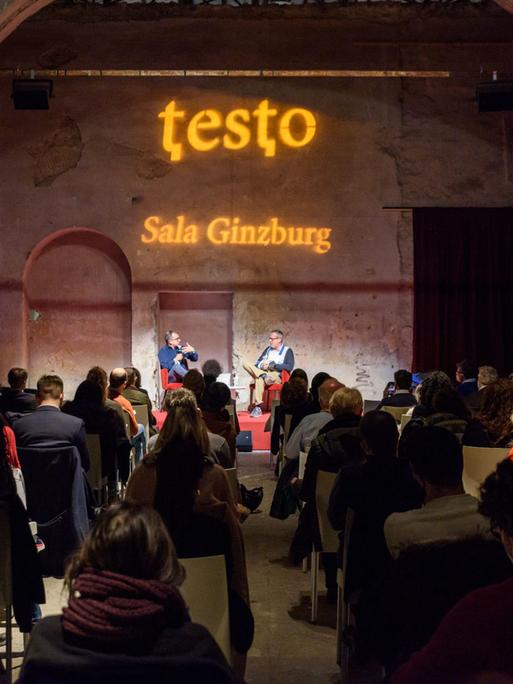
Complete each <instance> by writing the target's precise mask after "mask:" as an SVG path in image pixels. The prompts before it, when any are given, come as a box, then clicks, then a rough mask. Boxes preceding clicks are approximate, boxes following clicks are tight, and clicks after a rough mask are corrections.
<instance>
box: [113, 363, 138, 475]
mask: <svg viewBox="0 0 513 684" xmlns="http://www.w3.org/2000/svg"><path fill="white" fill-rule="evenodd" d="M127 380H128V375H127V372H126V370H125V369H124V368H114V369H113V370H112V371H111V373H110V376H109V388H108V392H109V399H111V400H112V401H115V402H116V403H118V404H119V405H120V406H121V408H122V409H123V411H124V412H125V414H126V415H127V416H128V420H129V423H130V441H131V443H132V446H133V447H134V449H135V456H136V459H137V462H138V463H139V462H140V461H141V459H142V457H143V456H144V452H145V451H146V435H145V434H144V426H143V425H141V423H138V422H137V416H136V415H135V411H134V407H133V406H132V404H131V403H130V402H129V401H128V399H126V397H124V396H123V392H124V390H125V389H126V386H127Z"/></svg>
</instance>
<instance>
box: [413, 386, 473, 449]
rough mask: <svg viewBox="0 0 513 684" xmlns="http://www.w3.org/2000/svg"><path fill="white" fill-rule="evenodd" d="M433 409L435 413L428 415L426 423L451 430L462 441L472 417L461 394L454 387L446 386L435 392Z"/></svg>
mask: <svg viewBox="0 0 513 684" xmlns="http://www.w3.org/2000/svg"><path fill="white" fill-rule="evenodd" d="M432 409H433V413H431V414H430V415H429V416H426V418H425V419H424V424H425V425H437V426H438V427H441V428H444V429H445V430H449V432H452V433H453V435H456V437H457V438H458V439H459V441H460V442H461V439H462V437H463V433H464V432H465V430H466V428H467V424H468V421H469V418H470V414H469V411H468V408H467V407H466V405H465V402H464V401H463V399H462V398H461V395H459V394H458V392H456V390H454V389H452V387H444V388H442V389H440V390H438V391H437V392H436V393H435V395H434V397H433V403H432Z"/></svg>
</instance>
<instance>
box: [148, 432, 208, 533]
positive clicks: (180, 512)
mask: <svg viewBox="0 0 513 684" xmlns="http://www.w3.org/2000/svg"><path fill="white" fill-rule="evenodd" d="M204 467H205V459H204V456H203V453H202V450H201V449H200V448H199V447H198V445H197V444H196V443H195V442H193V441H192V440H187V441H179V440H177V441H174V442H168V443H166V444H164V445H163V446H162V448H161V449H160V451H159V455H158V459H157V463H156V468H157V486H156V490H155V500H154V505H155V509H156V510H157V511H158V512H159V513H160V515H161V516H162V519H163V520H164V522H165V523H166V526H167V529H168V530H169V532H170V534H171V536H172V535H173V532H174V531H175V530H176V529H177V528H178V527H179V526H180V525H181V524H183V523H184V522H185V521H187V519H188V518H189V517H190V515H191V514H192V509H193V506H194V498H195V493H196V489H197V487H198V482H199V480H200V479H201V476H202V474H203V469H204Z"/></svg>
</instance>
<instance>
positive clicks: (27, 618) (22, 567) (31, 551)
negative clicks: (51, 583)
mask: <svg viewBox="0 0 513 684" xmlns="http://www.w3.org/2000/svg"><path fill="white" fill-rule="evenodd" d="M0 515H1V516H2V517H4V519H5V521H6V523H7V525H8V529H9V538H10V553H11V568H10V570H11V577H12V605H13V610H14V617H15V619H16V623H17V625H18V627H19V629H20V631H22V632H30V631H31V629H32V620H33V618H34V616H35V614H36V613H39V615H40V614H41V613H40V611H39V608H38V606H39V604H40V603H45V590H44V586H43V580H42V577H41V567H40V564H39V558H38V554H37V550H36V544H35V542H34V538H33V536H32V532H31V531H30V527H29V521H28V517H27V512H26V510H25V506H24V505H23V502H22V501H21V499H20V498H19V496H18V494H17V492H16V484H15V481H14V478H13V474H12V467H11V464H10V462H9V460H8V458H7V453H6V450H5V442H4V440H3V439H1V438H0ZM5 541H6V540H5V539H1V540H0V545H2V546H3V545H4V544H5ZM2 555H3V557H4V558H5V549H2ZM0 672H1V668H0Z"/></svg>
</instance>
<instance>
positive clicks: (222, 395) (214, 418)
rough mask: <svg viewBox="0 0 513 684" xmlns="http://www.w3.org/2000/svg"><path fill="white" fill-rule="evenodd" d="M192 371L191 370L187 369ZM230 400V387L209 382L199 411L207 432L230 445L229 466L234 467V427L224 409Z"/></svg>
mask: <svg viewBox="0 0 513 684" xmlns="http://www.w3.org/2000/svg"><path fill="white" fill-rule="evenodd" d="M189 372H192V371H189ZM230 401H231V394H230V388H229V387H228V385H225V384H224V382H212V383H210V384H209V385H208V386H207V387H206V389H205V392H204V394H203V402H202V408H201V413H202V415H203V420H204V421H205V424H206V426H207V429H208V431H209V432H212V433H213V434H215V435H220V436H221V437H224V439H225V440H226V442H227V443H228V446H229V447H230V456H231V466H230V467H234V466H235V463H236V457H237V449H236V447H235V438H236V434H235V427H234V426H233V424H232V421H231V418H230V414H229V413H228V411H227V410H226V406H227V404H229V403H230Z"/></svg>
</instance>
